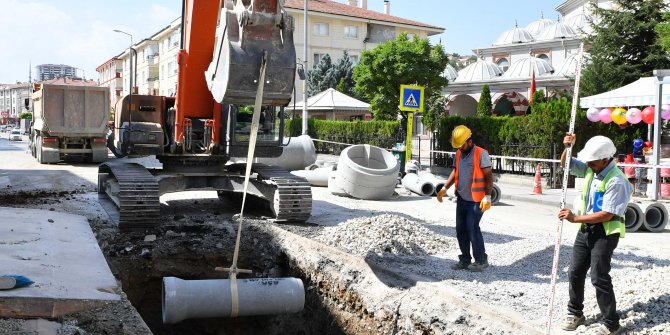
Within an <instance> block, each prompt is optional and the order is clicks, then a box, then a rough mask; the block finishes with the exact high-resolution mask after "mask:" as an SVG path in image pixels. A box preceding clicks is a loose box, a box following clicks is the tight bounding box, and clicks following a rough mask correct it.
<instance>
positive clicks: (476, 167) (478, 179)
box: [437, 125, 493, 272]
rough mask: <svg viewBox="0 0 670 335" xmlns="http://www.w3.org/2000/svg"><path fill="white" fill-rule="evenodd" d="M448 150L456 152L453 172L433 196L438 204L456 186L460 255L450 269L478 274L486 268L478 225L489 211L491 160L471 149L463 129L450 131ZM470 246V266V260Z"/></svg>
mask: <svg viewBox="0 0 670 335" xmlns="http://www.w3.org/2000/svg"><path fill="white" fill-rule="evenodd" d="M451 146H453V147H454V148H455V149H458V150H457V151H456V160H455V164H454V169H453V170H452V171H451V175H449V178H448V179H447V182H446V184H445V185H444V187H443V188H442V189H441V190H440V192H438V193H437V201H439V202H442V197H443V196H444V195H445V194H446V193H447V190H448V189H449V188H450V187H451V185H454V184H456V188H455V193H456V197H457V201H456V237H457V239H458V246H459V247H460V249H461V254H460V255H459V256H458V263H456V264H454V265H453V266H452V267H451V268H452V269H454V270H463V269H468V270H470V271H475V272H479V271H482V270H484V269H485V268H487V267H488V266H489V263H488V256H487V255H486V248H485V247H484V237H483V236H482V231H481V229H480V228H479V221H480V220H481V219H482V215H483V214H484V212H485V211H487V210H488V209H489V208H491V190H492V189H493V172H492V170H491V158H490V157H489V153H488V152H487V151H486V150H485V149H482V148H480V147H478V146H476V145H474V143H473V142H472V131H470V129H468V127H466V126H463V125H460V126H457V127H456V128H454V130H453V131H452V133H451ZM471 245H472V255H473V256H474V258H475V261H474V263H472V257H471V256H470V246H471Z"/></svg>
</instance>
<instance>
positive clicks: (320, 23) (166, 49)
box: [98, 0, 444, 103]
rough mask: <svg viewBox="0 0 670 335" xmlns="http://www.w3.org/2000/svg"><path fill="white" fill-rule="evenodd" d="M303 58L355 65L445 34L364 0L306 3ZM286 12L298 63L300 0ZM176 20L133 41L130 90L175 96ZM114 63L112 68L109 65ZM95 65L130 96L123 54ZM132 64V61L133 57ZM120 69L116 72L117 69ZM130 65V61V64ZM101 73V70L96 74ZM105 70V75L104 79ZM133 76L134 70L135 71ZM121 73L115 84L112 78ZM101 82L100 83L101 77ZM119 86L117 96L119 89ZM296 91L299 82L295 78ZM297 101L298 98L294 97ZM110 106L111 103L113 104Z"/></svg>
mask: <svg viewBox="0 0 670 335" xmlns="http://www.w3.org/2000/svg"><path fill="white" fill-rule="evenodd" d="M308 5H309V13H308V27H309V30H310V31H309V35H308V48H307V51H308V59H307V66H308V68H311V67H312V66H313V65H314V64H315V63H316V62H318V61H319V60H320V59H321V57H323V55H325V54H329V55H330V56H331V58H332V59H333V61H336V60H337V59H339V58H340V57H342V55H343V53H344V51H345V50H347V52H348V53H349V56H350V57H351V59H352V61H353V62H354V63H357V62H358V61H359V59H360V55H361V52H362V51H363V50H369V49H373V48H374V47H375V46H377V45H378V44H379V43H381V42H384V41H388V40H391V39H395V38H396V36H397V35H398V34H400V33H401V32H406V33H408V34H410V35H414V36H418V37H422V38H425V37H427V36H431V35H435V34H439V33H442V32H444V28H440V27H436V26H432V25H428V24H425V23H421V22H416V21H412V20H407V19H404V18H400V17H397V16H392V15H390V10H391V8H390V4H389V3H388V2H387V3H386V6H385V11H386V13H380V12H376V11H373V10H369V9H367V0H361V1H355V0H349V1H348V2H347V3H339V2H336V1H332V0H310V1H309V2H308ZM285 8H286V11H287V12H288V13H289V15H291V16H293V18H294V23H295V31H294V42H295V46H296V55H297V57H298V58H299V59H298V60H296V61H297V62H299V63H302V62H303V61H304V60H303V59H302V58H303V57H304V56H303V55H304V50H305V49H304V42H303V40H304V39H303V34H304V31H305V29H304V24H303V21H304V16H303V8H304V2H303V0H286V1H285ZM180 34H181V18H177V19H176V20H174V21H172V22H171V23H170V25H169V26H167V27H165V28H163V29H161V30H160V31H159V32H157V33H156V34H154V35H153V36H151V37H149V38H146V39H144V40H142V41H141V42H139V43H136V44H135V45H134V46H133V48H134V49H136V50H137V55H138V57H137V71H136V74H135V75H136V80H135V83H136V84H135V86H136V91H137V93H139V94H154V95H164V96H174V95H175V93H176V87H177V68H178V67H177V52H178V51H179V44H180V40H181V35H180ZM112 59H116V60H115V61H114V64H113V65H112V64H110V61H111V60H112ZM112 59H110V61H107V62H105V63H104V64H103V65H101V66H100V67H98V72H100V78H101V79H100V84H101V85H106V86H109V87H110V90H112V96H115V97H117V98H120V97H122V96H125V95H126V94H128V92H129V87H130V83H129V78H130V73H129V72H130V71H129V69H130V66H129V64H130V63H129V62H130V60H129V57H128V50H127V49H126V50H124V51H123V52H122V53H121V54H120V55H118V56H116V57H113V58H112ZM133 62H135V57H134V55H133ZM119 64H120V66H121V68H120V69H119V68H118V66H119ZM133 66H135V63H133ZM101 71H102V72H101ZM104 71H109V73H107V74H105V75H104V76H103V72H104ZM134 72H135V71H134ZM116 73H120V75H121V77H120V79H121V80H120V81H119V80H118V77H114V76H116ZM103 78H104V79H103ZM119 83H120V84H121V87H122V89H121V94H120V95H117V94H116V92H117V91H119V87H120V86H119ZM296 87H297V88H298V92H300V91H301V90H300V88H301V87H302V81H300V80H299V79H298V78H297V76H296ZM298 100H300V99H298ZM113 103H114V102H113Z"/></svg>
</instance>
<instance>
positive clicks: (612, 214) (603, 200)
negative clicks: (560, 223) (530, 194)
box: [558, 134, 633, 334]
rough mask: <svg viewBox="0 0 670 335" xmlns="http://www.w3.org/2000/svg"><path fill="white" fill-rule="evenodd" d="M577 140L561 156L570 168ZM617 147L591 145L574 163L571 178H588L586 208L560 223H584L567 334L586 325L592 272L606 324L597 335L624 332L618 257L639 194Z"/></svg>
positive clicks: (595, 329)
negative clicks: (615, 281)
mask: <svg viewBox="0 0 670 335" xmlns="http://www.w3.org/2000/svg"><path fill="white" fill-rule="evenodd" d="M574 143H575V135H574V134H566V136H565V137H564V139H563V144H564V145H565V147H566V150H565V151H563V155H562V156H561V165H565V159H566V152H567V148H568V146H571V145H574ZM615 154H616V147H615V146H614V143H612V140H610V139H609V138H607V137H605V136H594V137H592V138H591V139H589V140H588V141H587V142H586V144H585V145H584V148H583V149H582V150H581V151H580V152H579V154H578V155H577V158H572V159H571V160H570V173H572V174H573V175H575V176H577V177H582V178H584V188H583V190H582V197H581V205H580V207H579V209H578V211H577V213H573V212H572V211H571V210H569V209H567V208H563V209H561V210H560V212H559V213H558V218H559V219H561V220H567V221H569V222H573V223H579V231H578V232H577V237H576V238H575V243H574V246H573V248H572V260H571V262H570V270H569V278H568V280H569V283H570V288H569V294H570V301H569V302H568V314H567V316H566V318H565V320H564V322H563V323H562V324H561V328H563V330H567V331H574V330H576V329H577V327H579V326H580V325H582V324H584V322H585V320H586V318H585V317H584V282H585V281H586V274H587V272H588V270H589V268H591V283H592V284H593V286H594V287H595V289H596V300H597V301H598V307H600V314H601V315H602V320H601V322H600V323H598V324H595V325H592V326H590V327H589V331H591V334H618V333H619V332H620V331H621V326H620V325H619V315H618V314H617V311H616V298H615V296H614V287H613V286H612V278H611V277H610V274H609V272H610V269H611V262H612V254H613V253H614V249H616V247H617V244H618V243H619V238H623V237H624V236H625V234H626V225H625V223H624V222H625V221H624V214H625V212H626V206H627V205H628V201H629V200H630V197H631V195H632V193H633V186H632V185H631V184H630V183H629V182H628V179H627V178H626V176H625V175H624V173H623V172H622V171H621V170H620V169H619V168H618V167H617V166H616V162H615V160H614V159H613V157H614V155H615Z"/></svg>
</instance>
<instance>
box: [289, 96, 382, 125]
mask: <svg viewBox="0 0 670 335" xmlns="http://www.w3.org/2000/svg"><path fill="white" fill-rule="evenodd" d="M302 108H303V102H302V101H298V102H296V103H295V106H293V103H289V104H288V106H286V110H287V111H292V110H294V109H295V110H302ZM369 108H370V104H367V103H365V102H363V101H360V100H358V99H355V98H352V97H350V96H348V95H346V94H344V93H341V92H339V91H337V90H335V89H333V88H329V89H327V90H325V91H323V92H321V93H317V94H316V95H314V96H312V97H310V98H308V99H307V110H308V114H309V115H310V116H311V117H316V116H322V117H325V118H327V119H329V120H335V119H338V115H339V116H340V117H349V116H352V115H363V114H365V113H367V112H368V110H369Z"/></svg>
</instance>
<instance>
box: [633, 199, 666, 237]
mask: <svg viewBox="0 0 670 335" xmlns="http://www.w3.org/2000/svg"><path fill="white" fill-rule="evenodd" d="M640 208H641V209H642V210H643V211H644V223H642V227H641V229H643V230H647V231H650V232H659V231H663V229H665V226H666V225H667V224H668V210H667V209H666V208H665V206H663V205H662V204H660V203H658V202H649V203H644V204H642V205H641V206H640Z"/></svg>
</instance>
